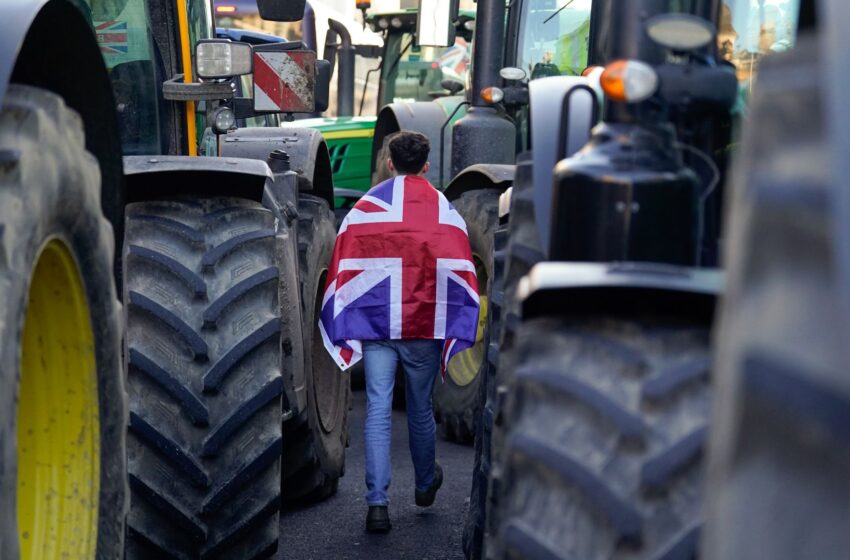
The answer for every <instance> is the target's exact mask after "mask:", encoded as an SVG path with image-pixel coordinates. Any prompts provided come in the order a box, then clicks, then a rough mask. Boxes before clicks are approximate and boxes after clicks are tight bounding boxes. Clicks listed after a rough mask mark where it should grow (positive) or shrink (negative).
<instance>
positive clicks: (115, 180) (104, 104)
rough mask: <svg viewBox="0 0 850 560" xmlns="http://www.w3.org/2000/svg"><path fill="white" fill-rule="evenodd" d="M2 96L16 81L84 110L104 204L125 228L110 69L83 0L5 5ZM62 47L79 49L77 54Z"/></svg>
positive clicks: (0, 35) (0, 27)
mask: <svg viewBox="0 0 850 560" xmlns="http://www.w3.org/2000/svg"><path fill="white" fill-rule="evenodd" d="M0 16H2V17H0V102H2V99H3V97H4V95H5V92H6V88H7V87H8V86H9V84H10V83H12V82H14V83H18V84H25V85H30V86H35V87H40V88H43V89H46V90H49V91H52V92H54V93H56V94H58V95H60V96H61V97H62V99H64V101H65V103H66V104H67V105H68V107H70V108H71V109H73V110H75V111H76V112H77V113H79V114H80V117H81V118H82V119H83V126H84V128H85V132H86V149H87V150H88V151H89V152H91V153H92V154H93V155H94V156H95V158H97V160H98V164H99V165H100V172H101V178H102V181H101V207H102V208H103V212H104V215H105V216H106V218H107V219H108V220H109V221H110V223H111V224H112V227H113V230H114V231H115V242H116V244H117V246H118V247H120V246H121V243H122V242H123V241H122V240H123V234H124V183H123V172H122V167H121V140H120V136H119V133H118V122H117V120H116V116H115V111H114V110H113V107H114V106H115V102H114V97H113V95H112V87H111V85H110V83H109V74H108V73H107V71H106V66H105V64H104V62H103V58H102V57H101V54H100V47H99V46H98V44H97V41H96V39H95V36H94V33H93V31H92V28H91V15H90V11H89V8H88V6H87V5H86V4H85V2H83V1H82V0H26V1H23V0H21V1H16V2H2V6H0ZM58 53H73V60H70V61H69V59H68V57H66V56H60V55H59V54H58Z"/></svg>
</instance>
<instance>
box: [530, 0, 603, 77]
mask: <svg viewBox="0 0 850 560" xmlns="http://www.w3.org/2000/svg"><path fill="white" fill-rule="evenodd" d="M591 4H592V2H591V0H529V1H528V9H527V10H526V11H525V12H524V13H523V14H521V16H520V18H521V19H520V22H519V50H518V53H517V66H519V67H520V68H522V69H523V70H525V72H526V74H527V75H528V76H529V77H530V78H531V79H532V80H534V79H537V78H543V77H546V76H577V75H579V74H581V72H582V71H583V70H584V69H585V68H586V67H587V56H588V40H589V37H590V9H591Z"/></svg>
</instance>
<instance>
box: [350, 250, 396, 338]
mask: <svg viewBox="0 0 850 560" xmlns="http://www.w3.org/2000/svg"><path fill="white" fill-rule="evenodd" d="M344 271H360V273H359V274H358V275H357V276H355V277H354V278H352V279H351V280H349V281H348V282H346V283H345V284H344V285H343V286H342V287H340V288H339V289H338V290H337V291H336V293H335V294H334V318H336V317H337V316H338V315H339V314H340V313H341V312H342V311H343V310H344V309H345V307H346V306H348V305H349V304H350V303H352V302H354V301H356V300H357V299H358V298H360V297H361V296H363V294H365V293H367V292H368V291H369V290H371V289H372V288H374V287H375V286H377V285H378V284H379V283H381V282H382V281H384V280H385V279H386V278H388V277H389V279H390V301H389V306H390V338H393V339H396V338H401V328H402V323H401V318H402V316H401V313H402V305H401V281H402V259H401V258H398V257H396V258H384V259H342V260H340V261H339V272H344Z"/></svg>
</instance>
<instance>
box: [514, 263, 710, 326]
mask: <svg viewBox="0 0 850 560" xmlns="http://www.w3.org/2000/svg"><path fill="white" fill-rule="evenodd" d="M723 286H724V274H723V272H722V271H721V270H719V269H709V268H690V267H683V266H673V265H666V264H657V263H643V262H640V263H634V262H622V263H580V262H551V261H550V262H542V263H538V264H537V265H535V266H534V267H533V268H532V269H531V272H529V273H528V275H527V276H525V277H524V278H523V279H522V280H521V281H520V284H519V288H518V290H517V297H518V298H519V299H520V301H521V302H522V303H521V305H522V317H523V320H527V319H529V318H532V317H542V316H552V315H566V314H605V313H609V312H616V313H618V314H623V312H624V311H628V312H633V313H635V314H640V313H647V312H649V313H651V314H653V315H664V314H667V315H676V316H687V317H690V318H696V319H701V320H704V321H706V322H707V323H706V324H710V323H711V321H712V320H713V318H714V310H715V307H716V304H717V299H718V297H719V296H720V295H721V293H722V291H723Z"/></svg>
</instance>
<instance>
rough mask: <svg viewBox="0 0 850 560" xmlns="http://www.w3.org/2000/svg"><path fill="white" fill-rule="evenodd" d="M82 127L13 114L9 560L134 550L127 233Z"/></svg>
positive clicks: (5, 533) (29, 113)
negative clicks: (119, 243)
mask: <svg viewBox="0 0 850 560" xmlns="http://www.w3.org/2000/svg"><path fill="white" fill-rule="evenodd" d="M100 189H101V185H100V170H99V168H98V164H97V162H96V160H95V159H94V157H93V156H92V155H91V154H90V153H88V152H86V151H85V137H84V133H83V125H82V121H81V119H80V117H79V115H77V113H75V112H73V111H72V110H70V109H68V108H67V107H66V106H65V103H64V102H63V101H62V99H61V98H60V97H58V96H56V95H55V94H53V93H51V92H48V91H45V90H41V89H37V88H32V87H27V86H20V85H11V86H10V87H9V89H8V90H7V91H6V95H5V98H4V99H3V106H2V109H0V286H2V294H3V295H2V297H0V512H2V514H0V558H10V559H11V558H18V557H23V558H40V559H41V558H43V559H46V560H53V559H59V558H65V557H72V558H95V557H97V558H120V557H121V554H122V550H123V546H124V518H125V512H126V503H127V484H126V482H125V478H124V473H125V470H126V458H125V437H126V426H127V395H126V392H125V389H124V375H123V372H122V369H121V316H120V304H119V303H118V298H117V295H116V290H115V283H114V277H113V266H112V265H113V259H114V239H113V235H112V228H111V227H110V225H109V223H108V222H107V220H106V218H104V216H103V213H102V211H101V204H100V192H101V191H100Z"/></svg>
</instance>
